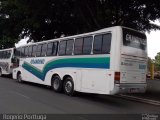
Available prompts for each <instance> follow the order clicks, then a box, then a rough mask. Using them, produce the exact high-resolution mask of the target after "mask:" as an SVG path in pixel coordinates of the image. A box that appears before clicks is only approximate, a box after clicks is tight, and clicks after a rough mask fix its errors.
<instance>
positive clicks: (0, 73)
mask: <svg viewBox="0 0 160 120" xmlns="http://www.w3.org/2000/svg"><path fill="white" fill-rule="evenodd" d="M0 77H2V70H1V68H0Z"/></svg>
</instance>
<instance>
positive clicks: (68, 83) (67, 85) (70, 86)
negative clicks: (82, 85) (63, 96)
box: [65, 81, 73, 93]
mask: <svg viewBox="0 0 160 120" xmlns="http://www.w3.org/2000/svg"><path fill="white" fill-rule="evenodd" d="M72 87H73V85H72V83H71V81H67V82H66V84H65V90H66V92H67V93H70V92H71V91H72Z"/></svg>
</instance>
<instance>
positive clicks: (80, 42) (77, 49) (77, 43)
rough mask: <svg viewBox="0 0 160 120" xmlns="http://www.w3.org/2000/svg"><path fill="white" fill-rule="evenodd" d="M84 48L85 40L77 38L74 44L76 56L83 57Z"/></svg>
mask: <svg viewBox="0 0 160 120" xmlns="http://www.w3.org/2000/svg"><path fill="white" fill-rule="evenodd" d="M82 47H83V38H77V39H76V40H75V44H74V54H75V55H81V54H82Z"/></svg>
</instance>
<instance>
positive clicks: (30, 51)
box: [28, 46, 32, 57]
mask: <svg viewBox="0 0 160 120" xmlns="http://www.w3.org/2000/svg"><path fill="white" fill-rule="evenodd" d="M28 57H32V46H29V49H28Z"/></svg>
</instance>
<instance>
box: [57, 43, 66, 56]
mask: <svg viewBox="0 0 160 120" xmlns="http://www.w3.org/2000/svg"><path fill="white" fill-rule="evenodd" d="M66 43H67V42H66V40H65V41H60V43H59V52H58V54H59V55H65V54H66V52H65V51H66Z"/></svg>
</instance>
